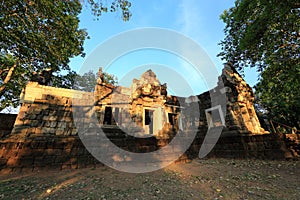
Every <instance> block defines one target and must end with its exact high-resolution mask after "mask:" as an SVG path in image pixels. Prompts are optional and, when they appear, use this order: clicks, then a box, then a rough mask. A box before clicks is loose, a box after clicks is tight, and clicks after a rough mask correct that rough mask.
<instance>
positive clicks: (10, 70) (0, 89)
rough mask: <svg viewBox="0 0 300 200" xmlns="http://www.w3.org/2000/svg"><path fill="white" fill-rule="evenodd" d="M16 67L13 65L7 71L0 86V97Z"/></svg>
mask: <svg viewBox="0 0 300 200" xmlns="http://www.w3.org/2000/svg"><path fill="white" fill-rule="evenodd" d="M16 66H17V63H15V64H14V65H13V66H12V67H11V68H10V69H9V71H8V73H7V75H6V77H5V79H4V81H3V83H2V85H1V86H0V97H1V96H2V95H3V93H4V91H5V88H6V85H7V83H8V82H9V81H10V79H11V77H12V75H13V73H14V71H15V68H16Z"/></svg>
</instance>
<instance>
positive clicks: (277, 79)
mask: <svg viewBox="0 0 300 200" xmlns="http://www.w3.org/2000/svg"><path fill="white" fill-rule="evenodd" d="M221 19H222V20H223V21H224V23H225V24H226V26H225V29H224V32H225V38H224V40H223V41H221V43H220V44H221V46H222V51H221V53H220V54H219V56H220V57H221V58H222V59H224V60H226V61H230V62H232V63H233V65H234V66H235V67H236V68H237V69H239V70H240V71H243V69H244V68H245V67H256V69H257V70H258V72H260V77H259V82H258V84H257V85H256V87H255V89H256V95H257V97H258V102H259V103H260V104H261V106H262V107H263V108H264V109H266V113H267V114H268V115H269V117H270V118H272V119H273V120H277V121H280V122H282V123H285V124H288V125H290V126H296V127H297V128H300V127H299V123H300V114H299V110H300V93H299V92H298V91H299V87H300V81H299V75H300V28H299V27H300V2H299V1H298V0H285V1H281V0H236V1H235V6H234V7H232V8H230V9H228V10H225V11H224V13H223V14H222V15H221Z"/></svg>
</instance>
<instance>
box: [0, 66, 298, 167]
mask: <svg viewBox="0 0 300 200" xmlns="http://www.w3.org/2000/svg"><path fill="white" fill-rule="evenodd" d="M98 76H99V77H98V80H97V85H96V86H95V91H94V92H83V91H75V90H70V89H63V88H54V87H50V86H45V85H41V84H39V83H38V82H33V81H31V82H29V83H28V84H27V86H26V88H25V89H24V91H23V93H22V94H21V99H22V106H21V109H20V112H19V114H18V116H17V118H16V120H15V123H14V127H13V129H12V131H11V133H10V134H6V135H5V137H3V138H2V140H0V169H2V170H4V171H5V170H6V171H20V170H23V169H32V170H38V169H43V168H59V169H65V168H82V167H89V166H95V165H99V164H101V163H99V161H97V160H96V159H95V158H94V157H93V156H92V155H91V154H90V152H89V151H88V150H87V149H86V148H85V146H84V145H83V144H82V141H81V140H80V138H79V134H80V131H82V130H83V129H79V128H78V127H76V122H78V121H85V122H88V123H87V126H85V127H84V130H85V129H86V130H92V131H97V130H96V129H95V128H94V127H92V126H90V125H89V120H90V117H87V115H85V114H87V113H90V114H91V115H89V116H95V118H96V119H97V123H98V124H99V126H100V127H101V129H102V130H103V131H104V132H105V134H106V136H107V138H108V139H109V140H111V141H112V142H113V143H114V144H115V145H116V146H118V147H120V148H122V149H124V150H127V151H131V152H136V153H142V152H151V151H155V150H157V149H160V148H163V147H164V146H166V145H167V144H168V143H169V142H170V141H172V138H173V137H174V135H176V133H177V132H179V131H182V132H189V131H191V130H193V131H195V128H193V127H196V131H197V134H196V137H195V139H194V140H193V142H192V144H191V145H190V147H189V149H188V150H187V151H186V152H185V153H184V154H183V155H181V156H180V158H178V160H177V162H186V161H188V160H190V159H193V158H196V157H197V156H198V152H199V149H200V147H201V145H202V143H203V140H204V138H205V135H206V133H207V130H208V129H214V128H218V127H222V134H221V137H220V138H219V139H218V142H217V144H216V145H215V146H214V148H213V149H212V151H211V152H210V153H209V154H208V157H230V158H268V159H282V158H290V157H292V156H293V155H292V154H291V152H290V151H288V150H287V148H286V146H285V143H284V142H283V140H282V138H280V137H279V136H278V135H276V134H270V133H269V132H267V131H265V130H264V129H263V128H262V127H261V125H260V122H259V120H258V117H257V115H256V113H255V110H254V106H253V101H254V94H253V91H252V89H251V88H250V86H249V85H248V84H247V83H246V82H245V81H244V79H243V78H242V77H241V76H240V75H239V74H238V73H237V72H236V70H235V69H234V68H233V67H231V66H230V65H229V64H227V65H225V66H224V69H223V71H222V74H221V75H220V76H219V82H218V84H217V86H216V87H215V88H213V89H212V90H211V91H207V92H205V93H202V94H200V95H197V96H190V97H188V98H183V97H177V96H172V95H168V93H167V84H161V83H160V82H159V80H158V79H157V78H156V75H155V74H154V73H153V72H152V71H151V70H148V71H146V72H145V73H144V74H143V75H142V76H141V77H140V79H134V80H133V81H132V85H131V87H130V88H126V87H122V86H114V85H111V84H106V83H104V82H103V75H102V70H101V69H100V70H99V73H98ZM221 94H226V95H225V97H226V99H225V100H226V106H225V107H226V108H225V110H223V109H221V108H220V107H218V102H215V103H216V104H215V105H214V102H212V99H211V98H212V97H218V95H221ZM215 99H218V98H215ZM90 102H92V105H93V106H92V107H93V109H89V107H88V105H91V103H90ZM79 108H80V109H81V110H82V111H83V112H75V111H76V109H79ZM84 110H88V111H87V112H86V113H85V111H84ZM185 110H189V112H188V113H189V114H188V115H185V114H184V113H185ZM193 110H198V111H199V112H195V113H194V114H193ZM78 113H79V114H78ZM225 113H226V114H225ZM75 115H76V116H75ZM215 116H217V117H215ZM127 133H130V135H128V134H127ZM136 136H138V137H136ZM107 152H108V153H107V157H111V158H112V159H114V156H115V155H110V154H109V150H108V151H107ZM166 159H167V158H166ZM119 161H120V160H119ZM116 162H117V161H116Z"/></svg>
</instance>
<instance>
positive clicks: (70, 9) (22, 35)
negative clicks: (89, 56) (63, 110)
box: [0, 0, 131, 111]
mask: <svg viewBox="0 0 300 200" xmlns="http://www.w3.org/2000/svg"><path fill="white" fill-rule="evenodd" d="M80 2H81V1H80V0H67V1H61V0H51V1H49V0H40V1H31V0H4V1H1V2H0V101H1V104H0V111H1V110H2V109H4V108H5V107H8V106H14V107H16V106H17V105H18V104H19V94H20V93H21V90H22V88H24V86H25V84H26V82H27V81H28V80H29V79H30V77H31V76H32V73H33V72H39V71H42V70H44V69H46V68H50V69H51V70H52V72H53V84H54V86H59V87H67V88H69V87H71V86H72V84H73V82H72V80H73V78H74V77H75V75H76V73H75V72H74V71H72V70H71V68H70V66H69V61H70V58H72V57H75V56H79V55H81V56H84V55H85V54H84V51H83V50H84V49H83V43H84V40H85V39H86V38H87V32H86V30H84V29H79V19H78V15H79V14H80V12H81V10H82V4H81V3H80ZM85 2H86V3H87V4H88V5H90V6H91V8H92V9H91V10H92V12H93V13H94V14H95V15H96V16H97V17H99V16H100V15H101V14H102V13H103V12H108V11H110V12H115V11H117V10H121V11H122V16H123V19H124V20H128V19H129V18H130V16H131V13H130V11H129V7H130V3H129V2H128V1H126V0H115V1H112V3H111V4H109V3H108V4H107V5H103V4H102V3H101V2H102V1H96V0H87V1H85ZM108 8H109V9H108Z"/></svg>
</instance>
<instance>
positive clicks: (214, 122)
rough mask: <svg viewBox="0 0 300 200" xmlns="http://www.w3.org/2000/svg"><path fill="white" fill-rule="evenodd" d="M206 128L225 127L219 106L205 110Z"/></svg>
mask: <svg viewBox="0 0 300 200" xmlns="http://www.w3.org/2000/svg"><path fill="white" fill-rule="evenodd" d="M205 115H206V120H207V125H208V128H212V127H218V126H225V119H224V115H223V111H222V109H221V105H218V106H215V107H212V108H209V109H206V110H205Z"/></svg>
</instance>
